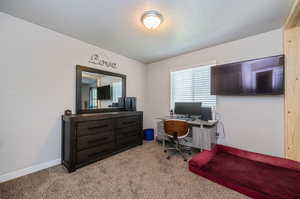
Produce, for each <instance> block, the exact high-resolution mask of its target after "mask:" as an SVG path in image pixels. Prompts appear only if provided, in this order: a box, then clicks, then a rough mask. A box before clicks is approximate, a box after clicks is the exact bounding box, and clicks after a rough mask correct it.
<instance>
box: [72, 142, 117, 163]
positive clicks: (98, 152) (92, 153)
mask: <svg viewBox="0 0 300 199" xmlns="http://www.w3.org/2000/svg"><path fill="white" fill-rule="evenodd" d="M113 150H114V144H113V143H108V144H103V145H101V146H99V147H94V148H90V149H86V150H83V151H80V152H77V163H78V164H80V163H83V162H86V161H89V160H93V159H97V158H99V157H103V156H105V155H107V154H109V153H111V152H112V151H113Z"/></svg>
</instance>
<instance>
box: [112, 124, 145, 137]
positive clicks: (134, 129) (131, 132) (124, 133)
mask: <svg viewBox="0 0 300 199" xmlns="http://www.w3.org/2000/svg"><path fill="white" fill-rule="evenodd" d="M140 133H141V132H139V130H138V126H129V127H127V128H122V129H118V130H116V135H117V138H119V139H122V138H127V137H130V136H135V135H139V134H140Z"/></svg>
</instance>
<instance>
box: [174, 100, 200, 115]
mask: <svg viewBox="0 0 300 199" xmlns="http://www.w3.org/2000/svg"><path fill="white" fill-rule="evenodd" d="M174 113H175V114H178V115H187V116H188V117H190V116H191V115H201V102H175V109H174Z"/></svg>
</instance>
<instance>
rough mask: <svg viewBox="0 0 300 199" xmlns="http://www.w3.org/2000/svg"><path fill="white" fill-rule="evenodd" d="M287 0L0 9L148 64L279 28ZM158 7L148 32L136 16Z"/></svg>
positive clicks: (122, 0)
mask: <svg viewBox="0 0 300 199" xmlns="http://www.w3.org/2000/svg"><path fill="white" fill-rule="evenodd" d="M292 2H293V0H251V1H250V0H248V1H246V0H151V1H150V0H149V1H147V0H109V1H107V0H88V1H83V0H50V1H42V0H26V1H20V0H0V11H1V12H5V13H8V14H10V15H13V16H16V17H20V18H23V19H25V20H27V21H30V22H33V23H36V24H38V25H41V26H43V27H46V28H49V29H52V30H55V31H57V32H60V33H63V34H66V35H69V36H71V37H74V38H77V39H79V40H82V41H85V42H87V43H90V44H93V45H96V46H98V47H101V48H105V49H108V50H111V51H113V52H116V53H119V54H121V55H124V56H127V57H129V58H133V59H136V60H139V61H141V62H144V63H151V62H155V61H158V60H161V59H165V58H168V57H172V56H176V55H179V54H182V53H187V52H190V51H194V50H198V49H202V48H205V47H209V46H213V45H217V44H221V43H224V42H228V41H232V40H236V39H240V38H244V37H247V36H251V35H255V34H259V33H263V32H267V31H270V30H273V29H277V28H280V27H281V26H282V25H283V24H284V21H285V19H286V18H287V16H288V13H289V10H290V8H291V6H292ZM153 9H154V10H158V11H160V12H161V14H162V15H163V16H164V22H163V24H162V25H161V26H160V27H159V28H158V29H156V30H154V31H150V30H147V29H145V28H144V27H143V25H142V24H141V22H140V17H141V15H142V14H143V12H144V11H145V10H153Z"/></svg>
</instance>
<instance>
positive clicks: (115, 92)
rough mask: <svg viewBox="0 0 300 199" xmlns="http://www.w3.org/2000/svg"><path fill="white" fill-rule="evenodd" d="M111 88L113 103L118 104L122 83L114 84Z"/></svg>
mask: <svg viewBox="0 0 300 199" xmlns="http://www.w3.org/2000/svg"><path fill="white" fill-rule="evenodd" d="M112 85H113V86H112V87H113V89H112V90H113V102H115V103H118V99H119V97H122V82H114V83H113V84H112Z"/></svg>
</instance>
